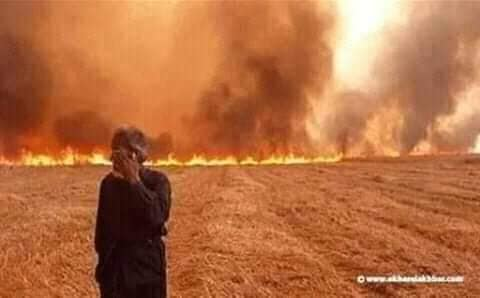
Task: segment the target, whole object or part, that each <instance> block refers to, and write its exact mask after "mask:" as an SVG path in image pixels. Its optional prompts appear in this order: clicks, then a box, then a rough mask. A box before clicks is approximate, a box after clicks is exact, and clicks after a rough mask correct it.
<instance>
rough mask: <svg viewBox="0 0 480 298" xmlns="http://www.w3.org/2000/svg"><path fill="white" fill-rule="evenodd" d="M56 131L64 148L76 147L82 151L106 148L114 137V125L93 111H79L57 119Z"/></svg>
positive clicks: (88, 151)
mask: <svg viewBox="0 0 480 298" xmlns="http://www.w3.org/2000/svg"><path fill="white" fill-rule="evenodd" d="M54 132H55V135H56V136H57V139H58V142H59V143H60V145H62V147H63V148H65V147H70V148H75V149H76V150H78V151H79V152H80V153H86V154H88V153H90V152H92V151H94V150H95V149H99V148H100V149H106V148H108V146H109V143H110V138H111V137H112V133H113V129H112V125H111V124H110V123H109V122H108V121H107V120H105V119H103V118H101V117H100V116H98V114H97V113H95V112H91V111H79V112H77V113H74V114H70V115H68V116H65V117H62V118H59V119H57V121H56V122H55V125H54Z"/></svg>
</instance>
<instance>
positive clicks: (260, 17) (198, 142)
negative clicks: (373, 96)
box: [190, 1, 333, 156]
mask: <svg viewBox="0 0 480 298" xmlns="http://www.w3.org/2000/svg"><path fill="white" fill-rule="evenodd" d="M212 6H213V7H210V8H211V13H212V20H214V22H215V25H216V28H217V30H218V34H219V38H220V39H221V44H223V45H224V47H225V48H224V50H223V55H224V56H223V57H222V59H221V61H220V64H219V65H218V67H217V69H216V75H215V77H214V80H213V82H212V87H211V88H210V89H209V90H208V91H207V92H205V93H204V94H203V96H202V97H201V98H200V100H199V102H198V108H197V111H196V113H195V115H194V116H193V118H192V119H191V123H190V125H191V128H192V130H191V131H192V134H191V138H192V139H193V140H194V141H193V144H194V145H195V148H198V151H200V152H206V153H209V154H225V153H230V154H236V155H240V156H241V155H245V154H252V153H256V154H260V155H262V154H272V153H287V152H297V153H299V152H301V151H302V150H305V149H308V148H309V145H310V144H309V138H308V135H307V132H306V129H305V122H306V118H307V117H308V116H309V114H310V110H311V106H310V102H309V100H310V98H311V97H316V98H318V97H319V96H320V95H321V93H322V91H323V89H324V87H325V85H326V83H327V82H328V79H329V77H330V75H331V72H332V52H331V50H330V48H329V47H328V45H327V34H328V32H329V30H330V29H331V28H332V25H333V24H332V16H331V15H329V14H328V13H326V12H322V11H320V9H319V7H317V6H316V5H315V3H314V2H307V1H304V2H280V1H279V2H274V1H266V2H222V3H215V4H212Z"/></svg>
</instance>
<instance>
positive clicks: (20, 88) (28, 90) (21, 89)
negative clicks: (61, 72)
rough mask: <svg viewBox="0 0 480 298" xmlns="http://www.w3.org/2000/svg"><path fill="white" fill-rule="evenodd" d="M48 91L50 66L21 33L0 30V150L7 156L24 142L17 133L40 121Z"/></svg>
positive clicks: (28, 131)
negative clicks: (17, 34)
mask: <svg viewBox="0 0 480 298" xmlns="http://www.w3.org/2000/svg"><path fill="white" fill-rule="evenodd" d="M50 91H51V79H50V69H48V66H47V65H46V63H45V61H44V60H43V57H42V56H41V55H40V54H39V53H37V52H36V50H35V48H34V47H33V45H32V44H31V43H30V42H29V41H28V40H27V39H24V38H23V37H21V36H14V35H11V34H9V33H2V32H0V150H3V152H4V154H5V155H7V156H12V155H14V154H16V153H18V150H19V149H21V147H22V146H25V144H23V143H22V140H21V139H20V137H21V136H24V135H31V134H34V133H35V132H37V129H38V128H39V127H40V126H41V125H42V123H43V120H44V117H45V111H46V109H47V107H48V99H49V98H48V97H49V94H50Z"/></svg>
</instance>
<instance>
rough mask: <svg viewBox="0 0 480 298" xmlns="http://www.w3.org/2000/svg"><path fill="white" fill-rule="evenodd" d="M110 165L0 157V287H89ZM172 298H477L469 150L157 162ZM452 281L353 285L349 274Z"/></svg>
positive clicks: (88, 293) (70, 293) (479, 234)
mask: <svg viewBox="0 0 480 298" xmlns="http://www.w3.org/2000/svg"><path fill="white" fill-rule="evenodd" d="M108 170H109V169H108V168H107V167H93V166H90V167H88V166H85V167H58V168H27V167H18V168H9V167H0V297H69V298H70V297H95V296H96V295H97V290H96V287H95V283H94V281H93V278H92V270H93V266H94V264H95V255H94V253H93V247H92V237H93V228H94V223H95V209H96V202H97V191H98V182H99V180H100V178H101V177H102V176H103V175H104V174H106V173H107V172H108ZM162 170H163V171H165V172H166V173H167V174H169V176H170V178H171V180H172V183H173V186H174V205H173V209H172V220H171V222H170V237H169V240H168V246H169V251H168V255H169V280H170V286H169V290H170V296H171V297H403V296H409V297H411V296H418V297H480V270H479V269H480V216H479V214H480V185H479V183H478V181H479V178H480V159H477V157H473V156H455V157H410V158H404V159H371V160H361V161H359V160H357V161H354V160H352V161H343V162H340V163H336V164H326V165H296V166H261V167H260V166H256V167H212V168H201V167H194V168H167V169H162ZM390 273H394V274H436V275H463V276H464V277H465V282H464V283H463V284H436V285H425V284H416V285H407V284H401V285H400V284H388V285H387V284H383V285H380V284H377V285H365V284H364V285H361V284H357V282H356V277H357V275H359V274H364V275H368V274H371V275H380V274H390Z"/></svg>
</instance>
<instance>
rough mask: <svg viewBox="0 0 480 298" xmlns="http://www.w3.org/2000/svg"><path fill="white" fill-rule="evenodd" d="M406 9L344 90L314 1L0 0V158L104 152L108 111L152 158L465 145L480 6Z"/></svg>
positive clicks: (330, 34)
mask: <svg viewBox="0 0 480 298" xmlns="http://www.w3.org/2000/svg"><path fill="white" fill-rule="evenodd" d="M407 6H408V8H409V10H408V14H407V16H406V19H405V20H404V21H403V22H401V23H399V24H395V25H391V26H389V27H386V28H385V31H384V32H383V33H382V34H381V36H379V40H380V41H381V42H380V44H381V45H382V46H381V47H380V48H379V49H378V50H377V51H372V52H371V53H369V54H371V55H372V56H373V57H374V58H375V59H373V60H374V61H375V62H374V64H373V66H372V70H373V72H372V74H371V76H370V77H369V78H368V80H366V81H365V82H364V86H361V87H360V88H358V89H357V88H356V89H355V90H350V89H348V88H343V89H342V88H341V87H339V86H340V85H339V84H336V83H337V82H336V81H335V80H336V79H337V78H336V77H334V76H333V74H334V67H335V65H334V59H333V58H334V56H335V49H336V48H335V40H336V34H338V32H339V31H337V29H338V28H337V25H338V24H339V19H338V17H339V15H338V14H337V12H336V10H335V5H333V4H332V3H326V2H325V1H317V2H315V1H225V2H220V1H213V2H196V1H184V2H174V1H171V2H170V1H168V2H167V1H152V2H147V1H145V2H101V3H97V4H96V5H92V4H91V3H89V2H78V1H77V2H67V1H65V2H58V1H56V2H53V1H43V2H33V1H31V2H26V1H23V2H8V1H7V2H2V3H0V156H4V155H6V156H7V157H13V158H14V157H16V156H17V155H18V154H19V153H21V151H22V149H27V150H31V151H34V152H47V153H52V154H56V153H58V152H60V151H61V150H62V149H64V148H65V147H72V148H73V149H74V150H77V151H80V152H82V153H88V152H90V151H93V150H97V149H102V150H108V144H109V142H110V137H111V132H112V130H113V128H114V127H116V126H118V125H120V124H132V125H135V126H137V127H139V128H141V129H143V130H144V131H145V133H146V134H147V135H148V136H149V138H150V140H151V149H152V155H153V157H155V158H157V157H165V156H167V155H168V154H170V153H174V154H176V155H177V156H180V157H186V158H188V157H190V156H192V155H193V154H206V155H209V156H212V155H220V156H226V155H236V156H238V157H243V156H245V155H255V156H256V157H266V156H269V155H271V154H287V153H296V154H306V155H310V154H322V153H325V152H331V151H334V152H338V153H340V152H341V153H344V154H347V155H358V154H390V153H405V154H406V153H410V152H412V151H415V150H418V148H419V147H422V146H424V144H427V145H428V146H426V147H427V148H428V149H429V150H431V152H440V151H454V152H466V151H467V150H469V149H470V148H471V147H472V146H473V145H474V142H475V140H476V138H477V136H478V134H479V133H480V125H478V121H477V119H478V117H479V116H480V108H478V100H477V99H476V95H475V94H478V92H473V93H472V92H470V90H474V89H475V88H476V87H477V86H476V85H477V84H478V75H477V69H478V66H479V62H480V60H479V59H478V58H479V57H480V56H478V55H477V53H478V49H479V48H478V44H479V39H480V26H479V25H480V21H479V18H478V17H477V16H478V15H480V4H478V3H477V2H473V1H458V2H450V1H435V2H434V1H427V2H408V5H407ZM358 59H362V57H359V58H358ZM351 67H352V68H354V67H356V65H352V66H351ZM469 92H470V93H471V95H469V96H468V99H467V96H465V94H467V93H469ZM470 93H469V94H470ZM475 107H477V108H475ZM466 111H467V112H466ZM422 148H423V147H422Z"/></svg>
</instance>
